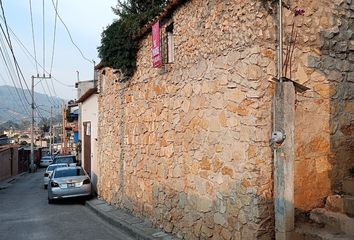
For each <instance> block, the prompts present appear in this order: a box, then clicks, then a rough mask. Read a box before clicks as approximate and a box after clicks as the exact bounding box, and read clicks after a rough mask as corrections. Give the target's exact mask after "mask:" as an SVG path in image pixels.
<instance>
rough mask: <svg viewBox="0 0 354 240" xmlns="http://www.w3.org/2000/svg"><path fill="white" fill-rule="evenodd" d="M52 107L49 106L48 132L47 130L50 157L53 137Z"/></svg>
mask: <svg viewBox="0 0 354 240" xmlns="http://www.w3.org/2000/svg"><path fill="white" fill-rule="evenodd" d="M52 119H53V106H50V123H49V125H50V130H49V154H50V156H52V143H53V141H52V136H53V120H52Z"/></svg>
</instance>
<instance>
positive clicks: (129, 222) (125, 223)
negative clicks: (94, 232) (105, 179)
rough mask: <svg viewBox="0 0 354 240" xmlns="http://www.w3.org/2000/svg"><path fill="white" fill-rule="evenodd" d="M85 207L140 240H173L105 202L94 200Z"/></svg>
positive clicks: (87, 202)
mask: <svg viewBox="0 0 354 240" xmlns="http://www.w3.org/2000/svg"><path fill="white" fill-rule="evenodd" d="M85 206H86V207H87V208H89V209H90V210H92V211H93V212H94V213H95V214H96V215H98V216H99V217H100V218H102V219H103V220H105V221H106V222H108V223H110V224H111V225H113V226H115V227H118V228H120V229H122V230H123V231H125V232H126V233H128V234H129V235H130V236H132V237H134V238H135V239H138V240H155V239H160V240H173V239H175V238H173V237H172V236H171V235H169V234H167V233H165V232H163V231H161V230H159V229H155V228H152V226H151V224H149V223H148V222H147V221H144V220H142V219H140V218H137V217H134V216H132V215H130V214H127V213H126V212H123V211H122V210H120V209H117V208H115V207H113V206H111V205H109V204H107V203H106V202H105V201H103V200H99V199H92V200H89V201H86V203H85Z"/></svg>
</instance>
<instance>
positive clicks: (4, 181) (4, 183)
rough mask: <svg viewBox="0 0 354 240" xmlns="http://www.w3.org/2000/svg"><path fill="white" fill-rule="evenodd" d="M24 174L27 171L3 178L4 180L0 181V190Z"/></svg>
mask: <svg viewBox="0 0 354 240" xmlns="http://www.w3.org/2000/svg"><path fill="white" fill-rule="evenodd" d="M25 174H27V172H23V173H20V174H17V175H16V176H12V177H10V178H8V179H5V180H3V181H1V182H0V190H3V189H6V188H8V187H10V186H11V184H12V183H13V182H15V181H16V179H17V178H19V177H22V176H23V175H25Z"/></svg>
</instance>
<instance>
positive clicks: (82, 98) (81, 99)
mask: <svg viewBox="0 0 354 240" xmlns="http://www.w3.org/2000/svg"><path fill="white" fill-rule="evenodd" d="M95 93H97V87H94V88H90V89H89V90H87V91H86V92H85V93H84V94H83V95H82V96H81V97H80V98H79V99H78V100H76V103H83V102H85V101H86V99H88V98H89V97H91V96H92V95H93V94H95Z"/></svg>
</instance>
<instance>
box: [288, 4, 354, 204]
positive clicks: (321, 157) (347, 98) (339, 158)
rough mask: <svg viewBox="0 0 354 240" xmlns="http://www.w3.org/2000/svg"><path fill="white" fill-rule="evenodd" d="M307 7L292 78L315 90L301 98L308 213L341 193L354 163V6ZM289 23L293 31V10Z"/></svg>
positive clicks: (302, 183) (299, 170)
mask: <svg viewBox="0 0 354 240" xmlns="http://www.w3.org/2000/svg"><path fill="white" fill-rule="evenodd" d="M303 5H304V6H305V7H304V9H305V17H303V18H300V19H299V20H300V21H298V22H297V26H298V29H299V30H300V32H299V39H298V47H297V49H296V50H295V59H296V62H295V64H294V69H293V72H294V74H293V79H294V80H296V81H298V82H300V83H303V84H304V85H306V86H307V87H309V88H310V90H309V91H307V92H306V93H305V94H299V95H298V97H297V105H296V131H295V144H296V163H295V205H296V207H297V208H298V209H299V210H305V211H307V210H310V209H312V208H314V207H319V206H323V205H324V201H325V198H326V196H328V195H330V194H332V193H333V192H340V190H341V183H342V180H343V178H344V177H345V176H347V175H348V169H349V168H350V166H353V165H354V127H353V124H354V111H353V109H354V108H353V106H354V101H353V99H354V75H353V71H354V63H353V61H354V52H353V51H354V42H353V40H354V36H353V29H354V28H353V10H354V8H353V4H352V1H340V0H338V1H330V0H327V1H321V4H319V2H318V1H309V2H307V3H306V5H305V4H303ZM286 19H288V20H287V23H288V29H287V31H288V32H289V28H290V23H291V22H292V19H291V14H290V13H289V12H286Z"/></svg>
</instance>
